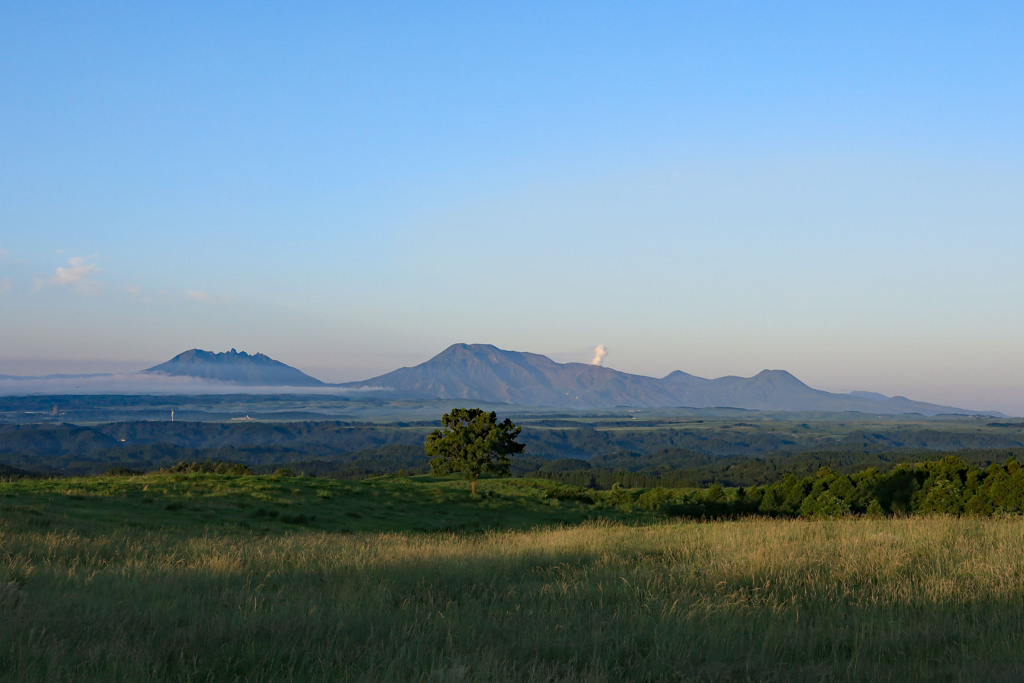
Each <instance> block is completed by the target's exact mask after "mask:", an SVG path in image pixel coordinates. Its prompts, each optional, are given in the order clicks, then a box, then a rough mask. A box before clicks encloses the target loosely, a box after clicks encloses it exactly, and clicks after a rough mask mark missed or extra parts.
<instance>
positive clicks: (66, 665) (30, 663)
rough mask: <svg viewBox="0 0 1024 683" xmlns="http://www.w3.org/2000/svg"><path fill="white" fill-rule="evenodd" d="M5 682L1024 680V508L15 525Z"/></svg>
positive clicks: (4, 564)
mask: <svg viewBox="0 0 1024 683" xmlns="http://www.w3.org/2000/svg"><path fill="white" fill-rule="evenodd" d="M0 548H2V551H0V679H3V680H48V681H50V680H69V681H70V680H86V679H93V680H123V681H136V680H172V681H179V680H180V681H184V680H196V681H199V680H247V681H280V680H368V681H369V680H374V681H384V680H415V681H420V680H422V681H448V680H518V681H527V680H529V681H537V680H541V681H543V680H548V681H577V680H587V681H592V680H609V681H611V680H627V679H628V680H641V681H647V680H650V681H658V680H694V681H698V680H699V681H711V680H794V679H799V680H822V679H839V680H850V681H860V680H864V681H866V680H1019V679H1020V678H1022V677H1024V656H1022V652H1024V628H1022V627H1024V616H1022V615H1024V526H1022V522H1021V521H1020V520H1019V519H1016V518H996V519H958V518H949V517H926V518H913V519H881V520H869V519H841V520H834V521H822V522H809V521H802V520H794V521H772V520H760V519H748V520H742V521H736V522H716V523H693V522H690V523H678V524H658V525H651V526H640V527H635V526H623V525H619V524H612V523H589V524H584V525H580V526H573V527H561V528H548V529H541V528H538V529H535V530H532V531H528V532H523V531H493V532H485V533H477V534H454V533H433V534H407V533H331V532H324V531H314V530H300V531H296V532H293V533H285V534H255V533H254V534H251V535H246V534H238V533H235V534H223V533H220V532H216V531H211V530H208V531H205V532H201V533H195V534H182V533H180V532H178V531H173V530H169V531H161V530H159V529H149V530H113V531H110V530H108V531H105V532H103V533H101V534H98V535H95V536H92V535H88V534H86V533H83V532H81V531H78V530H73V529H64V530H53V529H50V530H47V529H38V530H33V529H26V528H19V529H16V530H15V529H12V528H11V525H10V524H0Z"/></svg>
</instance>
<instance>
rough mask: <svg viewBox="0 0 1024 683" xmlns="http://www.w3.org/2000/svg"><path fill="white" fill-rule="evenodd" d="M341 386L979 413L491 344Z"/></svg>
mask: <svg viewBox="0 0 1024 683" xmlns="http://www.w3.org/2000/svg"><path fill="white" fill-rule="evenodd" d="M343 386H345V387H348V388H360V389H376V390H378V391H382V392H385V393H388V394H397V395H400V396H403V397H409V398H422V399H427V398H430V399H465V400H467V401H479V402H486V403H510V404H515V405H527V406H550V407H561V408H583V409H587V408H615V407H643V408H651V407H688V408H716V407H731V408H745V409H749V410H769V411H824V412H846V411H857V412H864V413H874V414H903V413H920V414H922V415H938V414H945V413H949V414H961V415H966V414H973V413H974V412H975V411H971V410H964V409H962V408H953V407H949V406H940V405H934V404H931V403H921V402H918V401H911V400H909V399H906V398H903V397H900V396H898V397H895V398H890V397H888V396H884V395H882V394H875V393H870V392H853V393H849V394H834V393H830V392H827V391H820V390H818V389H812V388H811V387H809V386H807V385H806V384H804V383H803V382H801V381H800V380H798V379H797V378H796V377H794V376H793V375H791V374H790V373H788V372H786V371H784V370H764V371H762V372H760V373H758V374H757V375H755V376H754V377H720V378H718V379H704V378H702V377H695V376H694V375H688V374H686V373H685V372H681V371H678V370H677V371H675V372H673V373H671V374H669V375H668V376H666V377H663V378H661V379H656V378H654V377H645V376H643V375H633V374H628V373H625V372H619V371H617V370H612V369H611V368H606V367H602V366H598V365H586V364H583V363H556V362H555V361H553V360H551V359H550V358H547V357H546V356H541V355H538V354H535V353H522V352H518V351H505V350H502V349H499V348H497V347H495V346H491V345H490V344H454V345H452V346H450V347H448V348H447V349H445V350H444V351H442V352H441V353H440V354H438V355H437V356H435V357H434V358H431V359H430V360H428V361H426V362H425V363H421V364H420V365H417V366H415V367H411V368H401V369H398V370H395V371H393V372H389V373H387V374H385V375H381V376H379V377H374V378H372V379H368V380H365V381H362V382H349V383H347V384H345V385H343Z"/></svg>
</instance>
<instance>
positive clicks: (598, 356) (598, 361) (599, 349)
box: [590, 344, 608, 365]
mask: <svg viewBox="0 0 1024 683" xmlns="http://www.w3.org/2000/svg"><path fill="white" fill-rule="evenodd" d="M607 355H608V349H607V348H605V345H604V344H598V345H597V346H595V347H594V360H592V361H590V364H591V365H603V364H604V357H605V356H607Z"/></svg>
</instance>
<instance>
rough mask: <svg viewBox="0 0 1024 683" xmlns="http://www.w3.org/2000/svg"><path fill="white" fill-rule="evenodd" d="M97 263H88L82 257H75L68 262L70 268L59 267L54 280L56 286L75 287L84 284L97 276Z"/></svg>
mask: <svg viewBox="0 0 1024 683" xmlns="http://www.w3.org/2000/svg"><path fill="white" fill-rule="evenodd" d="M96 271H97V268H96V264H95V263H86V262H85V259H84V258H82V257H81V256H75V257H74V258H72V259H69V260H68V267H67V268H61V267H59V266H58V267H57V275H56V277H54V278H53V284H55V285H73V284H75V283H76V282H82V281H83V280H86V279H88V278H90V277H92V276H93V275H95V274H96Z"/></svg>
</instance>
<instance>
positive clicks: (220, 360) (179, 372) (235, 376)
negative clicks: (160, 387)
mask: <svg viewBox="0 0 1024 683" xmlns="http://www.w3.org/2000/svg"><path fill="white" fill-rule="evenodd" d="M142 372H143V373H147V374H154V375H155V374H163V375H172V376H175V377H194V378H197V379H207V380H214V381H218V382H233V383H235V384H242V385H246V386H264V387H267V386H275V387H276V386H288V387H320V386H326V385H325V384H324V383H323V382H321V381H320V380H318V379H316V378H314V377H310V376H309V375H307V374H305V373H303V372H300V371H299V370H296V369H295V368H293V367H291V366H290V365H285V364H284V363H282V362H280V361H276V360H274V359H273V358H270V357H268V356H265V355H263V354H262V353H257V354H256V355H252V356H250V355H249V354H248V353H246V352H245V351H236V350H235V349H231V351H226V352H224V353H213V352H210V351H202V350H200V349H192V350H190V351H185V352H184V353H179V354H178V355H177V356H175V357H174V358H172V359H170V360H169V361H167V362H166V363H161V364H160V365H155V366H153V367H151V368H149V369H148V370H143V371H142Z"/></svg>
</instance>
